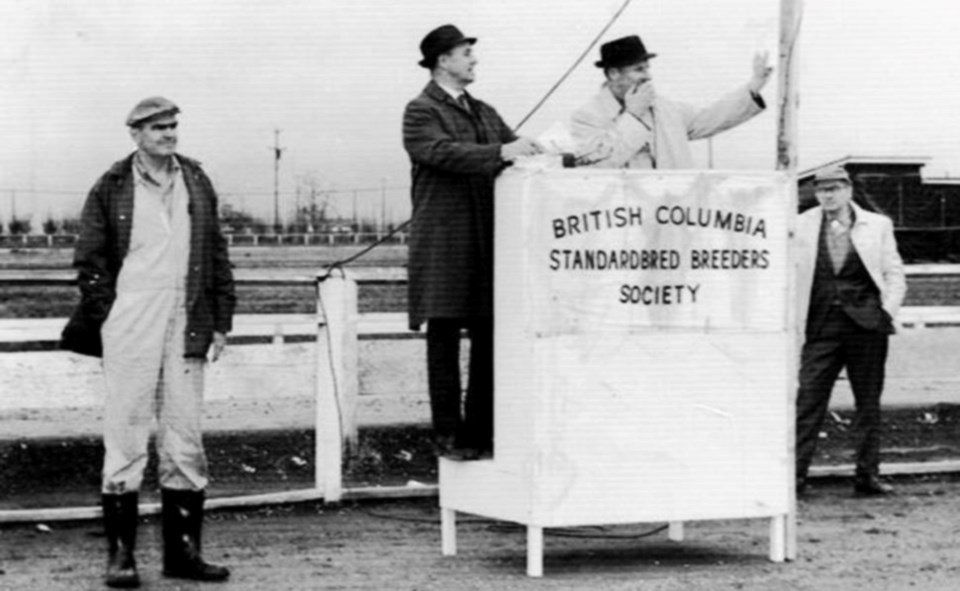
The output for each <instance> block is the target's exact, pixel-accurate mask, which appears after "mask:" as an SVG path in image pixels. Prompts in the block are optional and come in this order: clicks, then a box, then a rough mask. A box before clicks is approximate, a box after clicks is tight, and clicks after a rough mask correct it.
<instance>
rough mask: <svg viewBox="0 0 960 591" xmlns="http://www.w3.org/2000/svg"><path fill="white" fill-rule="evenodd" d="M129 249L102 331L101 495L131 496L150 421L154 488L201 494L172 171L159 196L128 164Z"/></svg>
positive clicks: (185, 254)
mask: <svg viewBox="0 0 960 591" xmlns="http://www.w3.org/2000/svg"><path fill="white" fill-rule="evenodd" d="M133 174H134V185H135V187H134V207H133V224H132V229H131V233H130V249H129V251H128V252H127V255H126V258H124V260H123V265H122V266H121V269H120V274H119V276H118V277H117V286H116V300H115V301H114V303H113V307H112V308H111V309H110V314H109V316H108V317H107V320H106V322H105V323H104V325H103V328H102V329H101V336H102V339H103V373H104V378H105V379H104V382H105V385H106V410H105V415H104V447H105V450H106V453H105V457H104V464H103V487H102V489H103V490H102V492H104V493H106V494H122V493H125V492H133V491H138V490H139V489H140V485H141V483H142V481H143V472H144V468H145V467H146V464H147V442H148V439H149V436H150V431H151V427H152V425H153V420H154V417H155V416H156V417H157V420H158V425H157V440H156V444H157V445H156V447H157V452H158V454H159V459H160V462H159V477H160V486H161V487H163V488H168V489H177V490H203V489H204V488H206V485H207V482H208V479H207V461H206V456H205V454H204V451H203V443H202V439H201V428H200V422H201V418H202V405H203V374H204V364H205V360H204V359H201V358H189V359H188V358H185V357H184V356H183V355H184V332H185V330H186V326H187V314H186V277H187V266H188V261H189V254H190V217H189V215H188V202H189V194H188V193H187V189H186V186H185V184H184V181H183V174H182V172H181V170H180V167H179V165H175V176H174V181H173V185H172V188H170V189H169V190H168V191H165V192H164V191H163V190H161V189H160V187H158V186H157V185H156V184H155V183H153V182H152V181H150V180H149V179H146V178H144V175H143V174H142V173H141V172H140V171H139V170H138V169H137V166H134V171H133Z"/></svg>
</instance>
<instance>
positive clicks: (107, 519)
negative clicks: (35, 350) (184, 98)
mask: <svg viewBox="0 0 960 591" xmlns="http://www.w3.org/2000/svg"><path fill="white" fill-rule="evenodd" d="M178 112H179V109H178V108H177V106H176V105H175V104H174V103H172V102H171V101H169V100H167V99H165V98H162V97H153V98H148V99H144V100H143V101H141V102H140V103H138V104H137V105H136V106H135V107H134V108H133V110H132V111H131V112H130V115H129V117H128V118H127V126H129V129H130V136H131V137H132V138H133V141H134V142H135V143H136V145H137V150H136V151H135V152H134V153H132V154H130V155H129V156H127V157H126V158H124V159H123V160H121V161H119V162H117V163H115V164H114V165H113V166H112V167H111V168H110V169H109V170H108V171H107V172H106V174H104V175H103V176H102V177H100V179H99V180H98V181H97V182H96V184H95V185H94V186H93V189H91V191H90V193H89V195H88V196H87V200H86V203H85V204H84V206H83V213H82V216H81V229H80V238H79V241H78V243H77V247H76V252H75V255H74V266H75V267H76V268H77V271H78V277H77V283H78V284H79V286H80V293H81V302H80V305H79V307H78V309H77V311H76V312H75V313H74V315H73V317H72V318H71V319H70V321H69V322H68V324H67V327H66V328H65V329H64V334H63V343H62V345H63V346H64V348H66V349H69V350H72V351H75V352H78V353H82V354H86V355H94V356H102V358H103V373H104V385H105V389H106V396H105V403H106V406H105V413H104V437H103V443H104V448H105V454H104V463H103V482H102V487H101V492H102V495H101V499H102V505H103V523H104V527H105V529H106V537H107V543H108V561H107V572H106V583H107V585H108V586H111V587H136V586H138V585H139V582H140V578H139V575H138V573H137V566H136V560H135V558H134V547H135V545H136V534H137V512H138V496H139V490H140V485H141V482H142V480H143V472H144V468H145V466H146V464H147V440H148V439H149V436H150V431H151V427H152V424H153V421H154V420H156V421H157V435H156V439H157V441H156V448H157V453H158V455H159V480H160V487H161V500H162V520H163V540H164V544H163V574H164V575H165V576H167V577H175V578H183V579H193V580H200V581H221V580H224V579H226V578H227V577H228V576H229V571H228V570H227V569H226V568H224V567H221V566H215V565H211V564H208V563H206V562H205V561H204V560H203V558H202V557H201V528H202V523H203V503H204V490H205V488H206V486H207V482H208V479H207V460H206V457H205V455H204V450H203V444H202V442H201V426H200V421H201V414H202V411H201V407H202V402H203V375H204V365H205V363H206V361H207V359H209V360H210V361H216V360H217V358H218V357H219V356H220V354H221V352H222V351H223V348H224V345H225V344H226V334H227V332H229V331H230V329H231V323H232V316H233V309H234V305H235V302H236V298H235V296H234V286H233V275H232V272H231V270H230V263H229V260H228V258H227V247H226V241H225V240H224V238H223V236H222V235H221V233H220V225H219V223H218V220H217V213H218V207H217V195H216V193H215V192H214V189H213V186H212V184H211V183H210V179H209V178H208V177H207V175H206V174H204V172H203V170H202V169H201V168H200V165H199V163H198V162H196V161H194V160H191V159H189V158H186V157H184V156H181V155H179V154H177V153H176V148H177V113H178Z"/></svg>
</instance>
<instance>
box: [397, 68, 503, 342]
mask: <svg viewBox="0 0 960 591" xmlns="http://www.w3.org/2000/svg"><path fill="white" fill-rule="evenodd" d="M467 100H468V103H469V106H470V109H469V110H467V109H464V108H463V107H462V106H461V105H459V104H458V103H457V102H456V101H455V100H454V99H453V98H452V97H451V96H450V95H449V94H448V93H447V92H445V91H444V90H443V89H442V88H440V86H438V85H437V84H436V83H435V82H432V81H431V82H430V83H429V84H428V85H427V87H426V88H425V89H424V90H423V92H422V93H421V94H420V96H418V97H417V98H415V99H413V100H412V101H410V103H408V104H407V108H406V111H405V112H404V114H403V145H404V148H406V150H407V154H409V156H410V162H411V164H412V178H413V182H412V187H411V197H412V200H413V217H412V219H413V224H412V228H411V236H410V243H409V249H410V250H409V267H408V289H409V315H410V327H411V329H414V330H416V329H418V328H419V327H420V325H421V324H422V323H423V322H424V321H426V320H427V319H429V318H471V317H473V318H476V317H491V316H492V315H493V183H494V178H495V177H496V175H497V173H499V172H500V171H501V170H502V169H503V167H504V163H503V161H502V160H501V159H500V146H501V145H502V144H505V143H509V142H512V141H514V140H515V139H516V135H515V134H514V133H513V131H511V130H510V128H509V127H507V125H506V124H505V123H504V122H503V120H502V119H501V118H500V116H499V115H498V114H497V112H496V111H495V110H494V109H493V107H491V106H489V105H487V104H486V103H483V102H482V101H479V100H477V99H475V98H473V97H470V96H468V97H467Z"/></svg>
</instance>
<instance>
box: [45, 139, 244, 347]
mask: <svg viewBox="0 0 960 591" xmlns="http://www.w3.org/2000/svg"><path fill="white" fill-rule="evenodd" d="M177 160H178V161H179V162H180V167H181V170H182V174H183V180H184V184H185V185H186V187H187V192H188V193H189V195H190V201H189V205H188V210H187V211H188V212H189V214H190V257H189V268H188V271H187V331H186V333H185V334H184V339H185V344H186V353H185V356H186V357H203V356H205V355H206V354H207V349H208V348H209V347H210V343H211V342H212V341H213V333H214V331H216V332H222V333H227V332H229V331H230V330H231V329H232V327H233V309H234V307H235V305H236V296H235V295H234V287H233V272H232V271H231V269H230V261H229V260H228V258H227V243H226V240H224V238H223V235H222V234H221V233H220V223H219V221H218V219H217V212H218V207H217V195H216V193H215V192H214V190H213V185H212V184H211V183H210V179H209V178H207V175H206V174H204V172H203V170H202V169H201V168H200V164H199V163H198V162H196V161H195V160H191V159H189V158H185V157H183V156H180V155H177ZM133 194H134V177H133V154H131V155H130V156H128V157H127V158H125V159H123V160H121V161H119V162H117V163H115V164H114V165H113V166H112V167H111V168H110V170H108V171H107V172H106V174H104V175H103V176H102V177H100V179H99V180H98V181H97V182H96V184H95V185H94V186H93V189H91V190H90V193H89V195H87V200H86V202H85V203H84V206H83V213H82V214H81V218H80V238H79V240H78V242H77V246H76V251H75V253H74V259H73V266H74V267H76V269H77V284H78V285H79V287H80V305H79V306H78V307H77V309H76V311H75V312H74V314H73V316H72V317H71V318H70V321H69V322H68V323H67V326H66V328H64V330H63V336H62V340H61V346H62V347H63V348H64V349H67V350H69V351H74V352H76V353H81V354H84V355H92V356H95V357H100V356H102V355H103V343H102V341H101V339H100V327H101V326H102V325H103V322H104V321H105V320H106V319H107V315H108V314H109V313H110V308H111V306H112V305H113V302H114V300H115V299H116V284H117V276H118V275H119V273H120V267H121V266H122V265H123V259H124V257H126V255H127V251H128V249H129V247H130V229H131V226H132V225H133Z"/></svg>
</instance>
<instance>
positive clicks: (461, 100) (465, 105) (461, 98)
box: [457, 93, 470, 113]
mask: <svg viewBox="0 0 960 591" xmlns="http://www.w3.org/2000/svg"><path fill="white" fill-rule="evenodd" d="M457 103H458V104H459V105H460V106H461V107H463V109H464V110H465V111H466V112H467V113H469V112H470V103H468V102H467V95H466V93H463V94H461V95H460V96H458V97H457Z"/></svg>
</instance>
